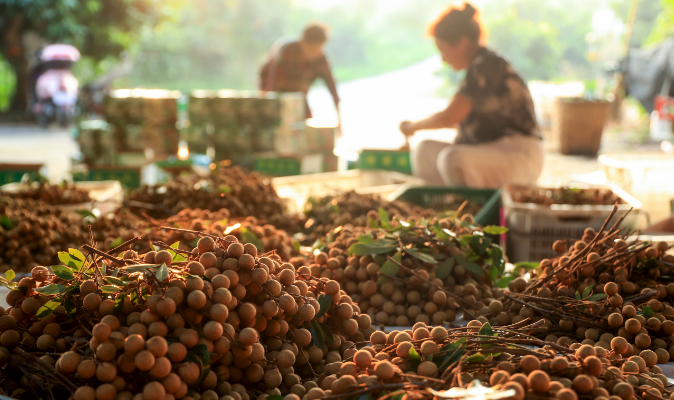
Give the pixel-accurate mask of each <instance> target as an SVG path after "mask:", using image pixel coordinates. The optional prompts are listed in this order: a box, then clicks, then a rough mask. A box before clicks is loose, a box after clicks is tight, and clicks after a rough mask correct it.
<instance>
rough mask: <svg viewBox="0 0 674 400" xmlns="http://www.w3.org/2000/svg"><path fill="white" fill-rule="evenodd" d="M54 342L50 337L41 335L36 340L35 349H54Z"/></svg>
mask: <svg viewBox="0 0 674 400" xmlns="http://www.w3.org/2000/svg"><path fill="white" fill-rule="evenodd" d="M55 344H56V341H55V340H54V338H53V337H51V336H50V335H41V336H40V337H39V338H37V348H38V350H40V351H47V350H49V349H50V348H52V347H54V345H55Z"/></svg>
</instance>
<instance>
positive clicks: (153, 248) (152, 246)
mask: <svg viewBox="0 0 674 400" xmlns="http://www.w3.org/2000/svg"><path fill="white" fill-rule="evenodd" d="M121 239H122V238H120V240H121ZM119 244H122V243H121V242H120V243H119ZM150 249H152V251H157V249H156V248H155V247H154V245H153V244H152V242H150Z"/></svg>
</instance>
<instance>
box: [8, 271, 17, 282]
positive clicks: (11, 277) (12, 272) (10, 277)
mask: <svg viewBox="0 0 674 400" xmlns="http://www.w3.org/2000/svg"><path fill="white" fill-rule="evenodd" d="M14 277H16V274H15V273H14V270H13V269H8V270H7V271H6V272H5V279H7V282H11V281H12V279H14Z"/></svg>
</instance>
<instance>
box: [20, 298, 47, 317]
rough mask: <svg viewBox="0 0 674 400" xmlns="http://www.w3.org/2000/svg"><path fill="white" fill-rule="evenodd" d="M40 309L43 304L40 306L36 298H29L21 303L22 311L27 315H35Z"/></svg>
mask: <svg viewBox="0 0 674 400" xmlns="http://www.w3.org/2000/svg"><path fill="white" fill-rule="evenodd" d="M40 307H42V304H40V301H39V300H38V299H36V298H35V297H27V298H25V299H24V300H23V301H22V302H21V310H22V311H23V312H24V313H25V314H26V315H30V316H33V315H35V314H36V313H37V310H39V309H40Z"/></svg>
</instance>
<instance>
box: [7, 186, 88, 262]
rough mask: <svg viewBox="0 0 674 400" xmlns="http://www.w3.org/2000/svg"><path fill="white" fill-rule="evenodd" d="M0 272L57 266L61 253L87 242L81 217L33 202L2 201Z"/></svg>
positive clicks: (86, 234)
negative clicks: (77, 244)
mask: <svg viewBox="0 0 674 400" xmlns="http://www.w3.org/2000/svg"><path fill="white" fill-rule="evenodd" d="M0 218H2V219H3V221H2V223H0V272H5V271H7V270H9V269H13V270H14V271H15V272H29V271H30V270H31V269H32V268H33V267H35V266H38V265H55V264H58V262H59V259H58V252H59V251H61V250H64V249H67V248H68V247H75V243H83V242H85V241H87V240H88V238H89V233H88V232H87V230H86V228H85V227H84V225H83V224H82V217H80V216H79V215H77V214H75V213H71V212H68V211H64V210H62V209H61V208H59V207H54V206H50V205H47V204H45V203H44V202H42V201H36V200H31V199H13V198H4V199H2V200H0Z"/></svg>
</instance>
